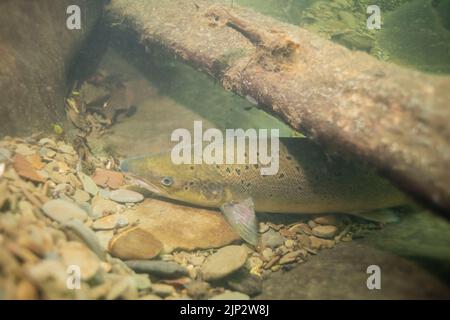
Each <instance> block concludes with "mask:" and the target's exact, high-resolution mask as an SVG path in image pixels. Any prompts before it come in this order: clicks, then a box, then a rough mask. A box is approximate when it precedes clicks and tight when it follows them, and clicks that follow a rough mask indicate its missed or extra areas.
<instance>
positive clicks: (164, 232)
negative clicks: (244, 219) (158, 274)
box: [126, 199, 240, 253]
mask: <svg viewBox="0 0 450 320" xmlns="http://www.w3.org/2000/svg"><path fill="white" fill-rule="evenodd" d="M126 215H127V216H128V218H129V220H130V221H135V220H139V221H140V224H139V226H140V227H141V228H142V229H143V230H146V231H148V232H150V233H151V234H152V235H153V236H154V237H155V238H156V239H158V240H159V241H161V242H162V243H163V252H164V253H170V252H172V251H173V250H175V249H179V250H186V251H192V250H196V249H210V248H218V247H223V246H225V245H227V244H230V243H231V242H234V241H236V240H239V239H240V238H239V235H238V234H237V233H236V232H235V231H234V230H233V229H232V228H231V227H230V225H229V224H228V222H227V221H226V220H225V218H224V217H223V215H222V214H221V213H219V212H217V211H213V210H207V209H200V208H193V207H188V206H182V205H177V204H173V203H170V202H167V201H161V200H156V199H146V200H145V201H144V202H143V203H141V204H139V205H138V206H137V207H135V208H133V210H127V211H126Z"/></svg>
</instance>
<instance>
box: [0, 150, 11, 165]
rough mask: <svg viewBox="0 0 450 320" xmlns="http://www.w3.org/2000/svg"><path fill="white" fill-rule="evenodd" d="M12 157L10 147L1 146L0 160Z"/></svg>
mask: <svg viewBox="0 0 450 320" xmlns="http://www.w3.org/2000/svg"><path fill="white" fill-rule="evenodd" d="M10 159H11V152H10V151H9V150H8V149H5V148H0V162H2V161H6V160H10Z"/></svg>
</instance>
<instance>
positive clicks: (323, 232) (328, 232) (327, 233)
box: [312, 226, 338, 239]
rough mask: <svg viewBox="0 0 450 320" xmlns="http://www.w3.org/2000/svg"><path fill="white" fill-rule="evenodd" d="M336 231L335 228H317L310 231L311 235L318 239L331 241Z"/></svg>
mask: <svg viewBox="0 0 450 320" xmlns="http://www.w3.org/2000/svg"><path fill="white" fill-rule="evenodd" d="M337 231H338V229H337V227H335V226H317V227H315V228H313V229H312V233H313V235H315V236H316V237H319V238H325V239H332V238H334V236H335V235H336V233H337Z"/></svg>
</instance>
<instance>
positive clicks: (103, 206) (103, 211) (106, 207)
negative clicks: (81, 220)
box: [92, 194, 118, 218]
mask: <svg viewBox="0 0 450 320" xmlns="http://www.w3.org/2000/svg"><path fill="white" fill-rule="evenodd" d="M117 206H118V204H117V203H115V202H114V201H111V200H108V199H105V198H103V197H102V196H101V195H100V194H98V195H96V196H95V197H94V199H92V217H93V218H100V217H102V216H106V215H109V214H111V213H116V212H117V211H118V208H117Z"/></svg>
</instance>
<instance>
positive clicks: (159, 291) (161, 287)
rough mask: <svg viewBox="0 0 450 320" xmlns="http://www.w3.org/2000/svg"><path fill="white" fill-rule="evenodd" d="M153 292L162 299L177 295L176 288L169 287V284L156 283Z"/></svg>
mask: <svg viewBox="0 0 450 320" xmlns="http://www.w3.org/2000/svg"><path fill="white" fill-rule="evenodd" d="M152 291H153V293H154V294H156V295H157V296H160V297H162V298H165V297H168V296H171V295H173V294H174V293H175V289H174V287H172V286H170V285H168V284H162V283H156V284H153V285H152Z"/></svg>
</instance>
